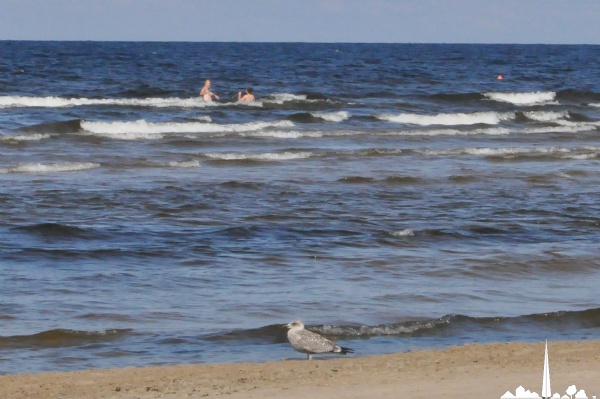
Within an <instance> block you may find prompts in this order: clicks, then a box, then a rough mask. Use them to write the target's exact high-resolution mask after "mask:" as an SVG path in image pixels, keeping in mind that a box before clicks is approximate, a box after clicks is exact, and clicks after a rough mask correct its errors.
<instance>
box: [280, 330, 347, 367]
mask: <svg viewBox="0 0 600 399" xmlns="http://www.w3.org/2000/svg"><path fill="white" fill-rule="evenodd" d="M284 327H287V328H289V331H288V333H287V337H288V341H290V344H292V348H294V349H295V350H297V351H298V352H300V353H306V356H307V360H310V359H312V355H314V354H315V353H341V354H342V355H345V354H346V353H353V352H354V350H352V349H350V348H344V347H342V346H339V345H338V344H336V343H335V342H333V341H330V340H328V339H327V338H325V337H322V336H320V335H319V334H315V333H314V332H311V331H308V330H306V329H304V323H302V322H301V321H300V320H294V321H292V322H291V323H289V324H286V325H285V326H284Z"/></svg>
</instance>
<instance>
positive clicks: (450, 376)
mask: <svg viewBox="0 0 600 399" xmlns="http://www.w3.org/2000/svg"><path fill="white" fill-rule="evenodd" d="M295 354H296V353H295V352H293V351H291V350H290V356H294V355H295ZM297 355H298V356H297V360H296V359H295V358H290V359H284V360H282V361H279V362H268V363H240V364H237V363H235V364H218V365H185V366H169V367H143V368H124V369H111V370H87V371H78V372H66V373H41V374H19V375H3V376H0V398H3V399H4V398H6V399H9V398H10V399H19V398H27V399H38V398H39V399H51V398H63V399H66V398H74V399H75V398H77V399H96V398H98V399H99V398H102V399H104V398H140V399H145V398H174V399H179V398H204V397H215V396H218V397H227V398H232V399H233V398H292V399H293V398H306V397H311V398H334V397H335V398H348V399H350V398H382V399H388V398H390V399H391V398H400V397H411V399H420V398H431V397H444V398H448V399H459V398H460V399H462V398H464V397H470V398H490V399H499V398H500V396H502V395H503V394H504V393H505V392H506V391H511V392H513V393H514V392H515V389H516V388H517V387H518V386H519V385H522V386H523V387H525V388H526V389H529V390H531V391H534V392H538V393H539V392H540V391H541V384H542V381H541V379H542V368H543V358H544V344H543V343H542V342H540V343H535V344H523V343H498V344H488V345H478V344H469V345H464V346H455V347H451V348H448V349H445V350H426V351H417V352H409V353H398V354H392V355H383V356H366V357H357V356H354V357H347V358H327V357H325V358H321V359H317V360H312V361H306V360H304V359H303V355H301V354H297ZM549 356H550V371H551V382H552V392H553V393H554V392H557V393H559V394H560V395H561V396H563V395H564V394H565V391H566V389H567V387H568V386H569V385H573V384H574V385H576V386H577V388H578V389H585V392H586V393H587V395H588V397H589V398H590V399H591V398H592V395H596V396H599V395H600V341H579V342H550V343H549Z"/></svg>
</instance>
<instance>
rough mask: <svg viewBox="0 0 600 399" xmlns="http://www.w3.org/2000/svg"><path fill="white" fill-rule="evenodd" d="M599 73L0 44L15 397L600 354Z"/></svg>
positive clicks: (317, 52) (3, 343)
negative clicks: (474, 354)
mask: <svg viewBox="0 0 600 399" xmlns="http://www.w3.org/2000/svg"><path fill="white" fill-rule="evenodd" d="M598 65H600V46H537V45H526V46H523V45H392V44H258V43H96V42H82V43H78V42H0V184H1V185H2V190H0V272H1V276H2V277H1V280H0V373H17V372H29V371H33V372H39V371H48V370H73V369H83V368H104V367H119V366H130V365H151V364H174V363H207V362H208V363H213V362H238V361H263V360H279V359H282V358H288V357H296V356H298V354H296V353H295V352H294V351H293V350H292V349H291V347H290V346H289V344H287V341H286V338H285V331H284V329H283V328H282V327H281V325H282V324H285V323H288V322H289V321H291V320H293V319H302V320H303V321H304V322H305V323H306V324H307V325H308V326H309V327H310V328H311V329H313V330H315V331H319V332H321V333H323V334H326V335H327V336H329V337H332V338H334V339H336V340H338V341H341V342H342V343H343V344H344V345H345V346H349V347H352V348H354V349H355V350H356V354H355V356H364V355H370V354H378V353H389V352H395V351H405V350H411V349H418V348H437V347H444V346H448V345H455V344H462V343H466V342H473V341H478V342H490V341H515V340H519V341H539V340H543V339H546V338H548V339H550V340H552V339H566V340H579V339H598V338H599V337H600V296H599V294H598V292H599V290H598V281H600V251H599V250H598V247H599V244H600V216H599V215H600V205H599V204H600V202H599V201H598V199H599V198H600V197H599V190H598V187H599V183H600V173H599V172H600V135H599V133H600V132H599V129H598V126H600V73H599V72H600V70H599V68H598ZM498 75H502V77H503V79H501V80H500V79H498ZM207 78H209V79H211V81H212V83H213V86H212V90H213V91H214V92H216V93H217V94H218V95H219V96H220V101H218V102H212V103H207V102H204V101H202V100H201V99H200V98H199V97H198V92H199V90H200V87H201V86H202V84H203V82H204V80H205V79H207ZM247 87H253V88H254V91H255V93H256V95H257V101H256V102H254V103H250V104H238V103H236V102H235V100H234V99H235V98H236V96H237V93H238V91H243V90H245V89H246V88H247ZM300 357H301V355H300Z"/></svg>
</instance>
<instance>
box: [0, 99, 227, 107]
mask: <svg viewBox="0 0 600 399" xmlns="http://www.w3.org/2000/svg"><path fill="white" fill-rule="evenodd" d="M232 104H235V103H232ZM88 105H118V106H128V107H157V108H168V107H180V108H205V107H214V106H218V105H223V104H221V103H218V102H212V101H204V100H202V99H201V98H199V97H191V98H178V97H171V98H112V99H111V98H100V99H94V98H63V97H54V96H50V97H27V96H0V108H23V107H40V108H64V107H81V106H88Z"/></svg>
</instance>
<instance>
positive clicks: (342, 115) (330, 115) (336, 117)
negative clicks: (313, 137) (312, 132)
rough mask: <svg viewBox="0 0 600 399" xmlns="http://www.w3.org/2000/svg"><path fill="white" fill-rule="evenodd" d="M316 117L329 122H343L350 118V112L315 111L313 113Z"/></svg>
mask: <svg viewBox="0 0 600 399" xmlns="http://www.w3.org/2000/svg"><path fill="white" fill-rule="evenodd" d="M311 115H312V116H314V117H315V118H321V119H324V120H326V121H327V122H343V121H345V120H347V119H348V118H350V113H349V112H347V111H338V112H313V113H311Z"/></svg>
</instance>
